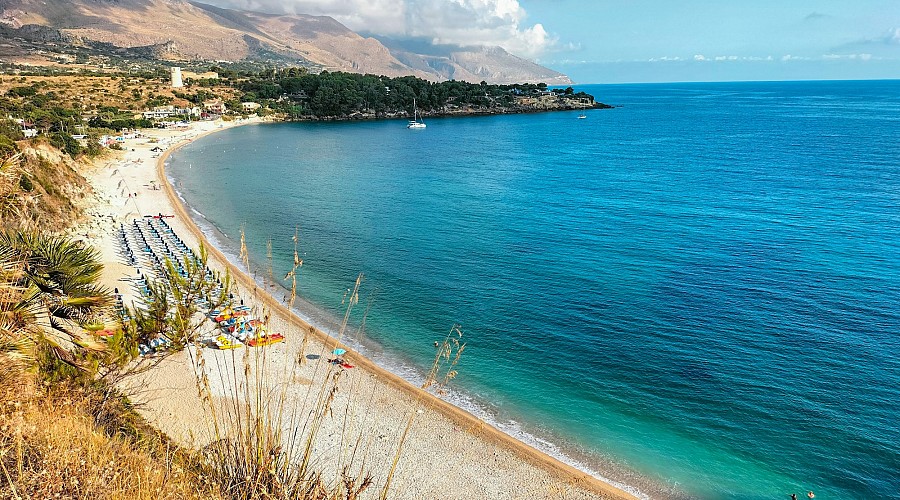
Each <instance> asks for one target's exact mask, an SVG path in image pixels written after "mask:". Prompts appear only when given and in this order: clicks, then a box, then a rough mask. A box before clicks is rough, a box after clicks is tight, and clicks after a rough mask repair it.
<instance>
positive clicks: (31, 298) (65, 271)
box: [0, 232, 111, 364]
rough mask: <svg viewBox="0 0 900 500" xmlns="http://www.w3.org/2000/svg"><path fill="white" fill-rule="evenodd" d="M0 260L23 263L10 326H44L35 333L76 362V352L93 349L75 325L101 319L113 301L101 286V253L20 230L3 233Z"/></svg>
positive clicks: (14, 282) (16, 281)
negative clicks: (71, 352) (77, 350)
mask: <svg viewBox="0 0 900 500" xmlns="http://www.w3.org/2000/svg"><path fill="white" fill-rule="evenodd" d="M0 256H5V257H0V258H3V259H5V260H6V261H7V262H14V263H15V262H18V263H19V269H18V271H17V272H15V273H14V275H13V276H12V279H10V280H9V284H10V286H12V287H13V288H14V289H16V290H18V291H19V292H20V294H19V295H17V296H16V297H17V299H16V300H15V301H12V300H11V301H10V304H8V305H7V309H8V312H9V314H8V315H7V316H8V319H10V320H11V321H13V323H11V324H12V325H14V326H17V327H19V328H22V327H25V326H27V325H36V326H38V327H40V329H39V330H37V329H35V330H34V331H35V332H42V333H36V334H35V335H37V336H40V337H41V338H42V339H44V340H46V341H48V342H49V343H50V345H51V346H52V347H53V349H54V350H55V351H56V353H57V355H58V356H60V357H61V358H62V359H63V360H65V361H67V362H70V363H72V364H74V358H72V356H71V355H70V351H71V349H73V348H77V347H81V348H85V347H88V348H90V347H92V346H91V345H90V343H89V342H88V340H87V339H84V338H82V337H81V336H80V335H79V334H78V332H77V330H76V329H75V327H77V326H79V325H83V324H85V323H87V322H89V321H92V320H95V319H97V318H99V317H100V316H101V315H102V314H103V313H104V312H105V311H106V310H107V307H108V306H109V305H110V303H111V295H110V293H109V291H108V290H107V289H106V288H105V287H103V286H101V285H99V284H98V281H99V279H100V275H101V272H102V271H103V266H102V264H101V263H100V259H99V255H98V253H97V252H96V250H94V249H92V248H88V247H85V246H83V245H82V244H81V243H80V242H75V241H72V240H69V239H66V238H62V237H57V236H49V235H45V234H34V233H24V232H15V233H3V234H0ZM29 338H31V339H32V340H36V339H35V338H34V337H31V336H29Z"/></svg>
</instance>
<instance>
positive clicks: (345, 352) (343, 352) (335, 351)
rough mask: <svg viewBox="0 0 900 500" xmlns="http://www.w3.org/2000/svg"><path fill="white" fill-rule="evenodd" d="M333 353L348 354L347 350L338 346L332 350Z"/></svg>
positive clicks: (336, 354) (338, 354)
mask: <svg viewBox="0 0 900 500" xmlns="http://www.w3.org/2000/svg"><path fill="white" fill-rule="evenodd" d="M331 353H332V354H334V355H335V356H343V355H344V354H347V350H346V349H340V348H338V349H335V350H333V351H331Z"/></svg>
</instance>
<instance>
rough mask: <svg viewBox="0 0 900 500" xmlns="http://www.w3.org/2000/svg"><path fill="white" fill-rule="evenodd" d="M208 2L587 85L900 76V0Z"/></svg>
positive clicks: (244, 0)
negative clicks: (447, 49)
mask: <svg viewBox="0 0 900 500" xmlns="http://www.w3.org/2000/svg"><path fill="white" fill-rule="evenodd" d="M201 1H203V0H201ZM205 1H207V2H209V3H213V4H216V5H220V6H225V7H233V8H240V9H247V10H256V11H261V12H271V13H298V14H316V15H330V16H332V17H334V18H336V19H337V20H338V21H340V22H342V23H343V24H345V25H346V26H347V27H349V28H350V29H353V30H356V31H359V32H364V33H372V34H376V35H384V36H389V37H393V38H405V37H408V38H417V39H422V38H424V39H429V40H431V41H433V42H435V43H441V44H458V45H499V46H501V47H503V48H505V49H506V50H508V51H509V52H511V53H513V54H515V55H518V56H520V57H524V58H527V59H530V60H533V61H536V62H538V63H540V64H543V65H544V66H547V67H550V68H553V69H555V70H557V71H560V72H563V73H565V74H567V75H569V76H570V77H571V78H572V80H574V81H575V82H578V83H628V82H672V81H743V80H808V79H812V80H819V79H873V78H900V0H745V1H736V0H718V1H715V0H669V1H665V0H615V1H613V0H205Z"/></svg>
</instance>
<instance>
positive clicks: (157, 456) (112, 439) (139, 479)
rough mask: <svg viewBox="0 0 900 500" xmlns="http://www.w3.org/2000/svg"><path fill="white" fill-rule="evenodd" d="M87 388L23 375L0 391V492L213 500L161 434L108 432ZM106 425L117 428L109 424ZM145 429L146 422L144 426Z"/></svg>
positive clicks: (7, 495)
mask: <svg viewBox="0 0 900 500" xmlns="http://www.w3.org/2000/svg"><path fill="white" fill-rule="evenodd" d="M96 403H97V397H96V395H92V394H90V389H85V388H74V387H68V386H52V387H51V386H47V385H39V384H36V383H35V382H34V379H33V378H32V377H30V376H25V375H23V376H22V377H20V378H19V380H18V384H16V386H5V387H4V389H3V391H2V392H0V422H2V423H0V469H2V471H0V498H10V499H20V498H97V499H107V498H108V499H156V498H185V499H191V498H217V497H218V496H217V492H216V490H215V489H214V488H212V487H211V485H204V481H203V478H202V477H200V476H198V475H197V474H196V473H195V472H194V471H195V470H196V469H195V468H194V467H193V466H192V465H191V461H190V458H189V455H186V454H184V453H183V452H181V451H178V450H177V449H176V448H173V447H167V446H166V444H165V442H164V441H162V440H160V438H159V436H157V435H154V434H152V432H151V433H150V434H147V435H146V436H145V437H143V438H139V437H128V436H125V435H124V434H122V433H121V432H116V433H114V434H112V436H111V435H110V433H109V432H108V429H104V427H103V426H101V425H98V418H100V419H105V422H100V423H106V424H107V425H109V424H111V423H112V422H113V421H118V422H119V423H121V422H122V419H124V420H130V419H132V418H136V417H133V416H129V414H128V412H127V410H124V411H122V409H121V408H120V411H122V412H121V413H118V412H117V413H116V414H115V419H112V417H113V415H112V414H109V413H105V414H101V415H98V414H96V411H95V410H96V407H91V406H93V405H95V404H96ZM111 427H116V426H114V425H112V426H111ZM147 430H149V428H147Z"/></svg>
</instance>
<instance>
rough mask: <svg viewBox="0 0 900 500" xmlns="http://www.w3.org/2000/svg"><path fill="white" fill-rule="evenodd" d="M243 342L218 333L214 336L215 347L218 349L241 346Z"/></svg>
mask: <svg viewBox="0 0 900 500" xmlns="http://www.w3.org/2000/svg"><path fill="white" fill-rule="evenodd" d="M243 345H244V344H241V343H240V342H238V341H235V340H231V339H230V338H228V337H226V336H224V335H219V336H218V337H216V347H218V348H219V349H237V348H238V347H243Z"/></svg>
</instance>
